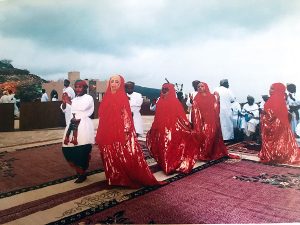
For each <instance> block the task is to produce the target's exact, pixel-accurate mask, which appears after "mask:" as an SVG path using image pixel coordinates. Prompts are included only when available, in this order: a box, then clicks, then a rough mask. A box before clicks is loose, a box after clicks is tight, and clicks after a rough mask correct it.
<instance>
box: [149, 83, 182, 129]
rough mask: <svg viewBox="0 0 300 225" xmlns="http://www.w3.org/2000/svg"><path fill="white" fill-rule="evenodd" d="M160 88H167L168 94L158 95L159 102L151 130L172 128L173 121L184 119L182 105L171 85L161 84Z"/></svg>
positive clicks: (173, 125)
mask: <svg viewBox="0 0 300 225" xmlns="http://www.w3.org/2000/svg"><path fill="white" fill-rule="evenodd" d="M162 88H168V89H169V93H168V94H167V95H166V96H163V94H162V93H161V94H160V97H159V100H158V102H157V105H156V112H155V118H154V122H153V124H152V128H154V129H164V128H168V129H171V128H174V127H175V124H176V123H175V121H176V119H177V118H178V117H180V118H185V117H186V115H185V112H184V110H183V107H182V104H181V103H180V101H179V100H178V99H177V98H176V91H175V88H174V85H173V84H170V83H166V84H163V86H162Z"/></svg>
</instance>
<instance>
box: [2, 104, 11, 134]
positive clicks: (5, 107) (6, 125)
mask: <svg viewBox="0 0 300 225" xmlns="http://www.w3.org/2000/svg"><path fill="white" fill-rule="evenodd" d="M5 131H14V104H13V103H2V104H0V132H5Z"/></svg>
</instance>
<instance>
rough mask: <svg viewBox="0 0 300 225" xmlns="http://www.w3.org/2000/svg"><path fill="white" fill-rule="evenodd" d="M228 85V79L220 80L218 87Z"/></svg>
mask: <svg viewBox="0 0 300 225" xmlns="http://www.w3.org/2000/svg"><path fill="white" fill-rule="evenodd" d="M226 83H228V79H222V80H220V85H223V84H226Z"/></svg>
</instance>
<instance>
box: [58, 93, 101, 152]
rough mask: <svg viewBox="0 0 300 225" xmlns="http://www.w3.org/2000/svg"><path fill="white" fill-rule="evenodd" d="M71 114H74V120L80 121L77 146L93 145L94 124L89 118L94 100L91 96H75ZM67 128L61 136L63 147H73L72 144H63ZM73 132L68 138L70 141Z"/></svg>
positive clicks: (92, 110)
mask: <svg viewBox="0 0 300 225" xmlns="http://www.w3.org/2000/svg"><path fill="white" fill-rule="evenodd" d="M70 108H71V113H72V117H73V113H75V118H76V119H80V123H79V126H78V135H77V141H78V145H86V144H94V143H95V131H94V124H93V121H92V120H91V118H90V116H91V115H92V114H93V112H94V99H93V98H92V96H90V95H87V94H84V95H83V96H77V97H75V98H74V99H73V100H72V105H71V107H70ZM68 128H69V126H66V129H65V133H64V136H63V147H74V145H73V144H72V143H69V144H68V145H65V144H64V139H65V135H66V133H67V130H68ZM72 136H73V132H71V135H70V136H69V138H70V140H72ZM78 145H77V146H78Z"/></svg>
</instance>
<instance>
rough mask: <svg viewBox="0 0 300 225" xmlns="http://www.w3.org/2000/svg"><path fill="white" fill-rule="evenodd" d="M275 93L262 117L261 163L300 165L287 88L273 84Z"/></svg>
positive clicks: (265, 107)
mask: <svg viewBox="0 0 300 225" xmlns="http://www.w3.org/2000/svg"><path fill="white" fill-rule="evenodd" d="M272 88H273V93H271V96H270V98H269V99H268V100H267V102H266V103H265V105H264V112H263V113H262V115H261V135H262V148H261V151H260V153H259V157H260V161H261V162H274V163H300V154H299V148H298V145H297V142H296V140H295V137H294V135H293V133H292V131H291V128H290V124H289V120H288V109H287V105H286V101H285V86H284V84H282V83H274V84H272Z"/></svg>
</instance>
